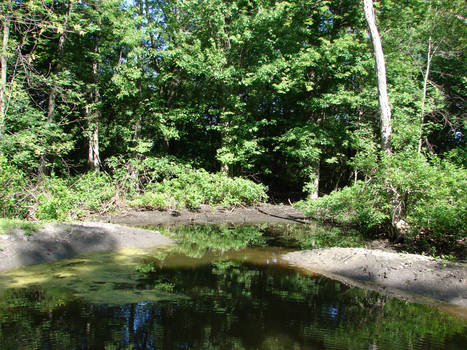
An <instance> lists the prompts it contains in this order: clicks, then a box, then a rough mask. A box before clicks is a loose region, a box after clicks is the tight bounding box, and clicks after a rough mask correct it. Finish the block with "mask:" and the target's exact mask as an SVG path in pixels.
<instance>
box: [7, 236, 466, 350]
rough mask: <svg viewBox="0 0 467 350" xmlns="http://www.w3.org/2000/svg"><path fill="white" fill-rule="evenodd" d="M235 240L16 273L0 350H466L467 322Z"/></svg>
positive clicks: (251, 241)
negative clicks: (301, 269) (300, 268)
mask: <svg viewBox="0 0 467 350" xmlns="http://www.w3.org/2000/svg"><path fill="white" fill-rule="evenodd" d="M229 230H232V228H229ZM257 231H258V230H257ZM203 232H204V233H203ZM259 232H261V231H259ZM232 233H234V235H233V236H234V237H235V238H234V239H233V242H226V243H222V244H224V245H223V246H222V247H220V246H214V245H213V244H212V242H224V241H226V240H225V239H219V238H215V237H211V236H214V235H216V230H215V229H213V228H211V229H210V230H209V232H208V233H206V231H202V232H201V233H196V232H195V231H194V229H193V228H191V231H190V230H188V233H185V238H184V239H185V244H182V245H181V246H178V247H176V248H175V250H157V251H148V250H147V251H141V250H129V251H122V252H114V253H105V254H87V255H84V256H82V257H79V258H76V259H71V260H67V261H59V262H55V263H52V264H47V265H40V266H33V267H28V268H27V269H25V270H20V271H17V272H16V273H10V274H8V276H6V277H8V278H4V279H1V280H0V349H239V350H240V349H272V350H274V349H365V350H366V349H369V348H371V349H376V348H377V349H407V348H411V349H463V347H464V345H465V343H466V341H467V339H466V337H465V334H466V330H467V325H466V322H465V321H463V320H461V319H457V318H455V317H453V316H450V315H447V314H445V313H442V312H440V311H438V310H436V309H434V308H431V307H429V306H422V305H415V304H410V303H407V302H405V301H400V300H396V299H390V298H388V297H385V296H383V295H380V294H378V293H374V292H368V291H364V290H360V289H356V288H349V287H347V286H345V285H343V284H341V283H338V282H335V281H331V280H328V279H326V278H323V277H317V276H315V277H313V276H305V275H303V274H300V273H298V272H296V271H291V270H289V269H287V268H286V267H284V266H283V265H282V263H281V261H280V258H279V256H280V254H281V252H282V251H283V248H274V247H273V248H271V247H267V241H268V240H269V238H268V236H267V235H263V234H261V235H260V234H255V233H254V232H252V231H251V230H250V231H248V230H243V231H239V232H229V234H230V235H232ZM190 235H191V236H196V237H198V236H202V237H203V239H202V240H198V242H200V243H197V242H196V241H195V240H191V242H190V240H189V239H188V238H189V236H190ZM203 235H204V236H203ZM219 236H222V233H220V234H219ZM224 236H225V237H227V233H226V234H225V235H224ZM203 242H205V243H206V242H208V243H209V244H207V243H206V244H205V243H203ZM245 242H246V243H245ZM264 242H266V243H264ZM255 244H257V245H259V247H256V248H252V247H249V246H251V245H255ZM226 246H229V247H237V249H238V250H231V249H230V248H229V249H226V248H225V247H226ZM187 247H191V249H193V251H194V252H195V253H194V254H189V251H188V252H187V253H188V255H186V254H185V253H186V251H185V249H188V248H187ZM201 252H202V253H203V254H201ZM137 266H139V267H140V268H139V270H140V271H137V270H136V267H137ZM144 267H147V268H144Z"/></svg>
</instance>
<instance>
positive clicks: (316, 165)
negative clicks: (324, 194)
mask: <svg viewBox="0 0 467 350" xmlns="http://www.w3.org/2000/svg"><path fill="white" fill-rule="evenodd" d="M319 163H320V160H319V159H318V160H317V161H316V162H315V163H314V164H313V175H312V177H311V179H310V180H311V181H312V182H313V192H311V193H310V198H311V199H318V197H319V177H320V172H321V169H320V164H319Z"/></svg>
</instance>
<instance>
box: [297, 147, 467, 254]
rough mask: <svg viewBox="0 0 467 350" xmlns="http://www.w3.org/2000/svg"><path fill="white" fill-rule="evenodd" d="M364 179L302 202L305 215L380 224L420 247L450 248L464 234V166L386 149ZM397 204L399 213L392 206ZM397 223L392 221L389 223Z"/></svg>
mask: <svg viewBox="0 0 467 350" xmlns="http://www.w3.org/2000/svg"><path fill="white" fill-rule="evenodd" d="M371 175H372V176H371V177H368V178H367V180H366V181H358V182H357V183H355V184H354V185H353V186H350V187H346V188H344V189H341V190H339V191H336V192H333V193H331V194H330V195H328V196H324V197H322V198H320V199H318V200H316V201H310V200H308V201H306V202H305V203H302V206H304V208H305V211H306V213H307V214H308V215H312V216H315V217H320V218H326V219H331V220H333V221H336V222H338V223H343V224H355V225H357V226H359V227H360V228H361V229H363V230H366V231H375V230H379V231H381V230H384V231H385V232H386V233H388V234H389V232H391V234H390V236H391V235H392V238H397V239H402V240H404V241H405V242H407V243H409V244H410V245H412V246H413V247H416V248H418V249H421V250H424V251H430V252H436V253H441V252H444V251H449V250H451V249H456V247H459V242H460V240H462V239H463V238H464V237H465V236H466V235H467V171H466V169H464V168H462V167H458V166H455V165H453V164H451V163H449V162H448V161H442V160H439V159H437V158H433V159H431V160H428V159H426V158H425V157H423V156H421V155H418V154H413V153H410V152H401V153H398V154H393V155H386V156H384V157H383V159H382V160H381V161H380V164H379V167H378V168H377V170H376V172H375V173H374V174H371ZM396 204H398V206H399V207H400V216H399V215H398V216H397V217H396V216H395V214H394V212H395V211H394V208H396V207H397V205H396ZM396 222H397V223H398V224H401V223H402V225H398V227H394V226H395V225H394V224H395V223H396Z"/></svg>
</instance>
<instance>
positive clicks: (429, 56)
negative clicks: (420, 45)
mask: <svg viewBox="0 0 467 350" xmlns="http://www.w3.org/2000/svg"><path fill="white" fill-rule="evenodd" d="M432 58H433V55H432V45H431V36H430V38H429V39H428V53H427V57H426V70H425V77H424V79H423V96H422V111H421V114H420V134H419V137H418V148H417V151H418V154H420V153H421V152H422V146H423V126H424V124H425V104H426V95H427V88H428V78H429V76H430V68H431V59H432Z"/></svg>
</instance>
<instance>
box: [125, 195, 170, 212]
mask: <svg viewBox="0 0 467 350" xmlns="http://www.w3.org/2000/svg"><path fill="white" fill-rule="evenodd" d="M129 204H130V205H131V206H132V207H137V208H144V209H157V210H162V209H167V208H168V207H169V198H168V196H167V195H166V194H164V193H154V192H151V191H147V192H144V193H143V194H141V195H138V196H136V197H135V198H134V199H133V200H131V201H129Z"/></svg>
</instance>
